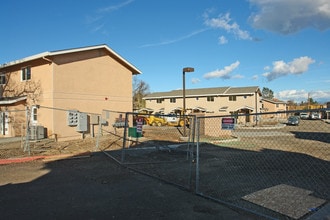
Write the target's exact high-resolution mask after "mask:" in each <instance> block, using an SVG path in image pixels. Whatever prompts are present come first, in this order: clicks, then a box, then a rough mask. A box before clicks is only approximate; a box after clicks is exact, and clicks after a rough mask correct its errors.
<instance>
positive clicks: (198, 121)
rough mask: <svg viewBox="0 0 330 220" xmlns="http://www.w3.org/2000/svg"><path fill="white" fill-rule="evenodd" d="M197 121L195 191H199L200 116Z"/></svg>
mask: <svg viewBox="0 0 330 220" xmlns="http://www.w3.org/2000/svg"><path fill="white" fill-rule="evenodd" d="M196 121H197V123H196V124H197V132H196V133H197V134H196V135H197V140H196V183H195V184H196V189H195V193H199V136H200V130H199V127H200V118H196Z"/></svg>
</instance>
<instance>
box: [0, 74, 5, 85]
mask: <svg viewBox="0 0 330 220" xmlns="http://www.w3.org/2000/svg"><path fill="white" fill-rule="evenodd" d="M5 84H6V74H5V73H0V85H5Z"/></svg>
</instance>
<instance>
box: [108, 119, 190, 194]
mask: <svg viewBox="0 0 330 220" xmlns="http://www.w3.org/2000/svg"><path fill="white" fill-rule="evenodd" d="M125 119H126V122H125V124H126V125H129V122H132V123H131V124H130V126H125V127H123V129H122V131H121V132H122V133H123V137H124V139H123V145H122V146H123V148H122V149H120V150H117V151H108V152H106V153H107V154H108V155H109V156H110V157H112V158H113V159H115V160H116V161H117V162H119V163H120V164H122V165H124V166H126V167H129V168H130V169H133V170H135V171H138V172H141V173H144V174H147V175H149V176H153V177H155V178H158V179H161V180H163V181H166V182H168V183H171V184H174V185H177V186H179V187H183V188H185V189H191V188H192V179H193V176H192V175H193V174H194V169H195V168H194V167H193V164H192V163H191V161H192V160H193V149H194V138H193V137H194V134H193V133H192V131H194V130H195V129H194V127H195V125H194V123H195V122H196V120H194V117H186V127H183V126H182V125H183V124H184V123H182V120H183V118H182V117H181V116H179V115H154V114H138V113H126V116H125Z"/></svg>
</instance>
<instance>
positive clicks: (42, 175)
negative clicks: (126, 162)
mask: <svg viewBox="0 0 330 220" xmlns="http://www.w3.org/2000/svg"><path fill="white" fill-rule="evenodd" d="M0 194H1V197H0V213H1V219H189V220H191V219H244V220H245V219H257V218H255V217H253V216H251V215H248V214H247V213H242V212H241V211H237V210H233V209H230V208H228V207H225V206H223V205H220V204H218V203H215V202H213V201H210V200H207V199H205V198H202V197H199V196H196V195H195V194H193V193H191V192H189V191H185V190H182V189H180V188H178V187H175V186H173V185H170V184H166V183H164V182H162V181H159V180H156V179H154V178H151V177H149V176H145V175H141V174H139V173H136V172H133V171H131V170H129V169H127V168H124V167H122V166H120V165H119V164H118V163H116V162H114V161H113V160H112V159H110V158H109V157H108V156H106V155H105V154H104V153H102V152H95V153H92V154H91V155H90V156H87V157H81V158H76V159H68V158H66V159H62V160H53V161H48V162H45V161H42V160H36V161H32V162H27V163H12V164H7V165H0Z"/></svg>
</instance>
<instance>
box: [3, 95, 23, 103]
mask: <svg viewBox="0 0 330 220" xmlns="http://www.w3.org/2000/svg"><path fill="white" fill-rule="evenodd" d="M26 99H27V97H26V96H20V97H14V98H1V99H0V105H11V104H15V103H17V102H20V101H24V100H26Z"/></svg>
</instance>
